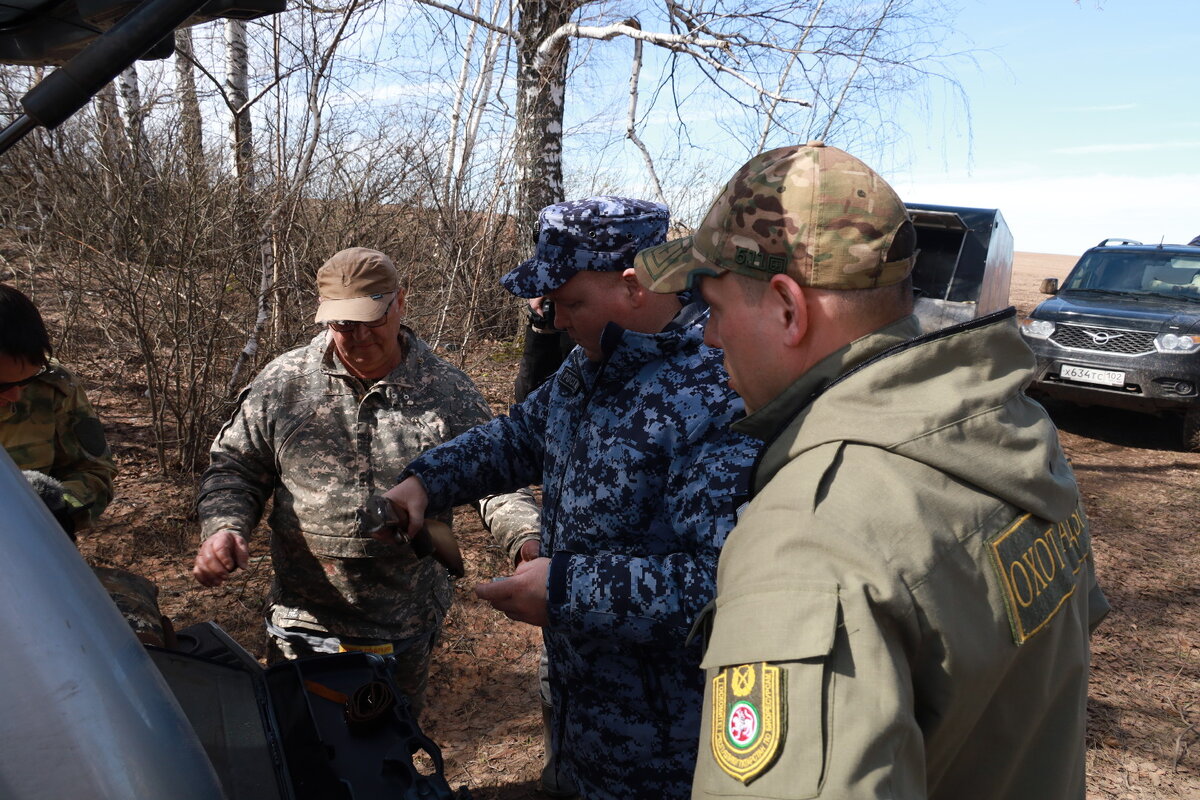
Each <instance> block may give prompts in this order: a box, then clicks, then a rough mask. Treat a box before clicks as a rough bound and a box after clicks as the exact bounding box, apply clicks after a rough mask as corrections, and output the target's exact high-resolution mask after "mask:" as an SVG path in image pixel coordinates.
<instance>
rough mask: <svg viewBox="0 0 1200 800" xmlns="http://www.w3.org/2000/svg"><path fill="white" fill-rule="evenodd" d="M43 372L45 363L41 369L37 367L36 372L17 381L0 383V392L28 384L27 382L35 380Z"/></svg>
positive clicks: (43, 373)
mask: <svg viewBox="0 0 1200 800" xmlns="http://www.w3.org/2000/svg"><path fill="white" fill-rule="evenodd" d="M45 374H46V365H45V364H43V365H42V368H41V369H39V370H38V371H37V372H35V373H33V374H32V375H30V376H29V377H28V378H24V379H22V380H19V381H8V382H7V383H0V392H7V391H8V390H10V389H17V388H20V387H21V386H28V385H29V384H31V383H33V382H34V381H35V380H37V379H38V378H40V377H42V376H43V375H45Z"/></svg>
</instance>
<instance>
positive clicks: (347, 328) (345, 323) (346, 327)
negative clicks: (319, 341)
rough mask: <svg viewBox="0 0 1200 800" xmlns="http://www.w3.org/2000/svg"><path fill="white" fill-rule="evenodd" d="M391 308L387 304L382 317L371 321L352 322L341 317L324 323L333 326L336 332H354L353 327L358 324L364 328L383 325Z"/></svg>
mask: <svg viewBox="0 0 1200 800" xmlns="http://www.w3.org/2000/svg"><path fill="white" fill-rule="evenodd" d="M391 310H392V309H391V306H388V310H387V311H384V312H383V316H382V317H380V318H379V319H376V320H372V321H371V322H352V321H350V320H345V319H343V320H338V321H336V322H328V323H326V324H327V325H329V327H330V328H333V329H334V330H335V331H337V332H338V333H354V329H355V328H357V327H358V326H360V325H361V326H362V327H364V328H378V327H380V326H381V325H383V323H385V322H387V318H388V313H389V312H390V311H391Z"/></svg>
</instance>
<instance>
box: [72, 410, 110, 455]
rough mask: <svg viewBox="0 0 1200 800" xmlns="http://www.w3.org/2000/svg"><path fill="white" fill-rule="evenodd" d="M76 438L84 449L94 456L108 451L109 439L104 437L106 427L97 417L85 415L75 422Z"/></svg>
mask: <svg viewBox="0 0 1200 800" xmlns="http://www.w3.org/2000/svg"><path fill="white" fill-rule="evenodd" d="M75 438H76V439H78V440H79V444H80V445H81V446H82V447H83V449H84V450H85V451H86V452H87V453H88V455H91V456H93V457H95V456H102V455H104V454H105V453H107V452H108V440H107V439H105V438H104V427H103V426H102V425H101V424H100V420H98V419H96V418H95V417H84V418H82V419H80V420H78V421H77V422H76V423H75Z"/></svg>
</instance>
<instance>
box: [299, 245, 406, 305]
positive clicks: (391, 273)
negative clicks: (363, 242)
mask: <svg viewBox="0 0 1200 800" xmlns="http://www.w3.org/2000/svg"><path fill="white" fill-rule="evenodd" d="M399 288H400V275H399V273H397V272H396V265H395V264H393V263H392V260H391V259H390V258H388V257H387V256H386V255H384V254H383V253H381V252H379V251H378V250H369V249H367V248H366V247H350V248H347V249H345V250H339V251H338V252H336V253H334V254H333V255H332V256H330V257H329V260H328V261H326V262H325V263H324V264H322V265H321V268H320V269H319V270H317V294H318V295H320V296H321V304H320V305H319V306H317V320H316V321H317V322H337V321H338V320H348V321H351V322H373V321H374V320H377V319H379V318H380V317H382V316H383V315H384V313H385V312H386V311H387V309H388V306H389V305H390V304H391V302H392V297H394V296H395V294H396V292H397V291H398V290H399Z"/></svg>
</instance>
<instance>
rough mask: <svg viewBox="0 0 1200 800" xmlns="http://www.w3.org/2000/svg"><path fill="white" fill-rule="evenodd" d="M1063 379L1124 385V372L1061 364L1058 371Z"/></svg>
mask: <svg viewBox="0 0 1200 800" xmlns="http://www.w3.org/2000/svg"><path fill="white" fill-rule="evenodd" d="M1059 375H1061V376H1062V377H1063V378H1064V379H1065V380H1069V381H1080V382H1081V383H1097V384H1100V385H1101V386H1124V385H1125V373H1124V372H1113V371H1112V370H1107V369H1091V368H1090V367H1074V366H1071V365H1070V364H1063V365H1062V370H1061V371H1060V372H1059Z"/></svg>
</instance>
